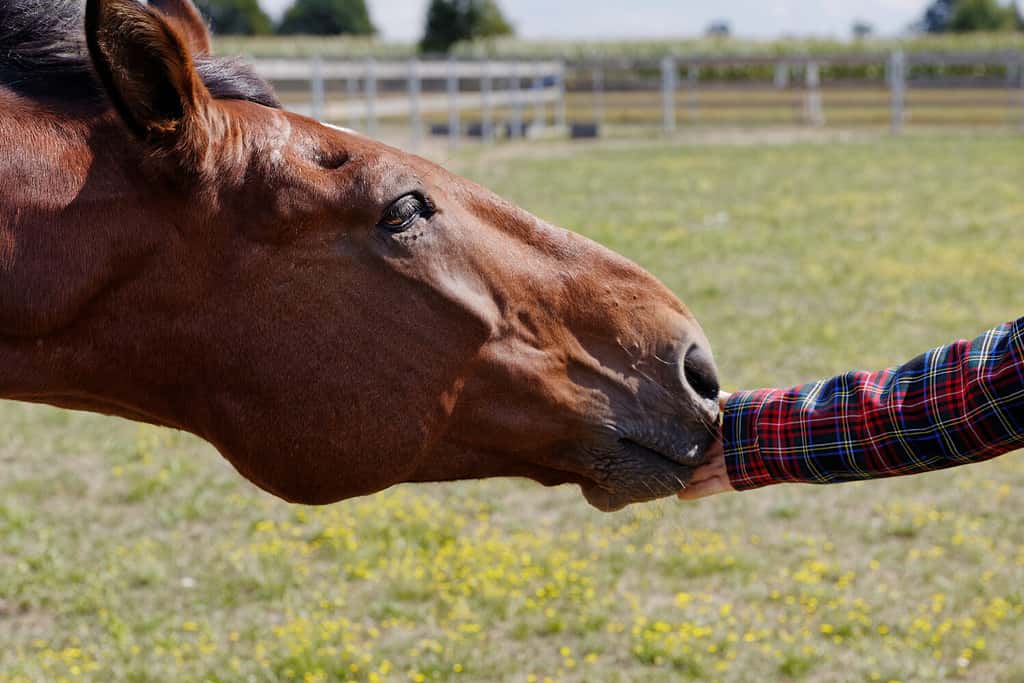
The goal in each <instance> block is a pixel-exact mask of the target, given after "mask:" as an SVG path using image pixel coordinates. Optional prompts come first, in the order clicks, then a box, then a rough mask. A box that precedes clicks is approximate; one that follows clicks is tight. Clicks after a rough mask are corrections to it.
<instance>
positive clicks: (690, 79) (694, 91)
mask: <svg viewBox="0 0 1024 683" xmlns="http://www.w3.org/2000/svg"><path fill="white" fill-rule="evenodd" d="M686 85H687V88H688V91H689V98H688V99H687V108H688V109H689V112H690V122H691V123H697V119H698V118H700V90H699V89H700V65H698V64H691V65H690V66H689V68H688V69H687V71H686Z"/></svg>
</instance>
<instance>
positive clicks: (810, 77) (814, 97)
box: [807, 62, 825, 126]
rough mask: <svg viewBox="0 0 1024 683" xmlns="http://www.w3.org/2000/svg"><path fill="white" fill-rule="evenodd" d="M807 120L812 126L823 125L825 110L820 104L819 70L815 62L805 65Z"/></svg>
mask: <svg viewBox="0 0 1024 683" xmlns="http://www.w3.org/2000/svg"><path fill="white" fill-rule="evenodd" d="M807 119H808V120H809V121H810V123H811V125H812V126H824V125H825V110H824V108H823V107H822V103H821V69H820V67H819V66H818V63H817V62H809V63H808V64H807Z"/></svg>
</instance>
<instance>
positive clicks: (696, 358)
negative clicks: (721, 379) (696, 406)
mask: <svg viewBox="0 0 1024 683" xmlns="http://www.w3.org/2000/svg"><path fill="white" fill-rule="evenodd" d="M683 371H684V374H685V376H686V381H687V382H688V383H689V384H690V387H691V388H692V389H693V390H694V391H695V392H697V395H698V396H700V397H701V398H706V399H711V400H715V401H717V400H718V390H719V385H718V376H717V374H716V372H715V364H714V361H712V360H711V354H710V353H708V352H707V351H706V350H704V349H703V348H701V347H700V346H698V345H696V344H694V345H693V346H691V347H690V350H689V351H687V352H686V358H685V359H683Z"/></svg>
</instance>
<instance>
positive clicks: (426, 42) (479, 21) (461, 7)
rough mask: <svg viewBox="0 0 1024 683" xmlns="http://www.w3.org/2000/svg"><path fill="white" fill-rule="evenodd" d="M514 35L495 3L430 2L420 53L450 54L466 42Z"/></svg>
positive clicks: (478, 0) (474, 0) (485, 0)
mask: <svg viewBox="0 0 1024 683" xmlns="http://www.w3.org/2000/svg"><path fill="white" fill-rule="evenodd" d="M513 33H514V31H513V29H512V25H511V24H509V23H508V21H507V20H506V19H505V16H504V15H503V14H502V13H501V9H500V8H499V7H498V5H497V3H496V2H495V0H431V3H430V8H429V9H428V10H427V26H426V29H425V30H424V32H423V40H421V41H420V50H422V51H423V52H448V51H449V50H450V49H451V48H452V46H453V45H455V44H456V43H458V42H461V41H464V40H474V39H476V38H493V37H496V36H507V35H512V34H513Z"/></svg>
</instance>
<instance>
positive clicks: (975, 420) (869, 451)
mask: <svg viewBox="0 0 1024 683" xmlns="http://www.w3.org/2000/svg"><path fill="white" fill-rule="evenodd" d="M723 434H724V442H725V443H724V445H725V460H726V466H727V468H728V471H729V479H730V481H731V483H732V485H733V487H734V488H736V489H737V490H746V489H754V488H759V487H762V486H768V485H770V484H779V483H784V482H805V483H813V484H832V483H838V482H845V481H855V480H860V479H876V478H881V477H893V476H900V475H905V474H916V473H919V472H927V471H930V470H938V469H944V468H947V467H955V466H957V465H965V464H969V463H976V462H981V461H983V460H988V459H990V458H994V457H996V456H999V455H1002V454H1004V453H1008V452H1010V451H1013V450H1017V449H1019V448H1024V318H1021V319H1020V320H1018V321H1017V322H1015V323H1007V324H1006V325H1003V326H1001V327H998V328H996V329H994V330H992V331H990V332H988V333H986V334H983V335H982V336H980V337H978V338H977V339H975V340H974V341H960V342H957V343H955V344H952V345H950V346H945V347H942V348H939V349H935V350H933V351H929V352H928V353H926V354H924V355H923V356H920V357H918V358H916V359H914V360H912V361H910V362H909V363H907V364H906V365H903V366H900V367H898V368H892V369H889V370H884V371H882V372H879V373H875V374H869V373H866V372H853V373H850V374H847V375H843V376H841V377H835V378H833V379H830V380H827V381H823V382H815V383H812V384H806V385H804V386H801V387H796V388H794V389H762V390H760V391H753V392H743V393H738V394H734V395H733V396H732V398H730V399H729V401H728V403H727V405H726V408H725V417H724V426H723Z"/></svg>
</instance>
